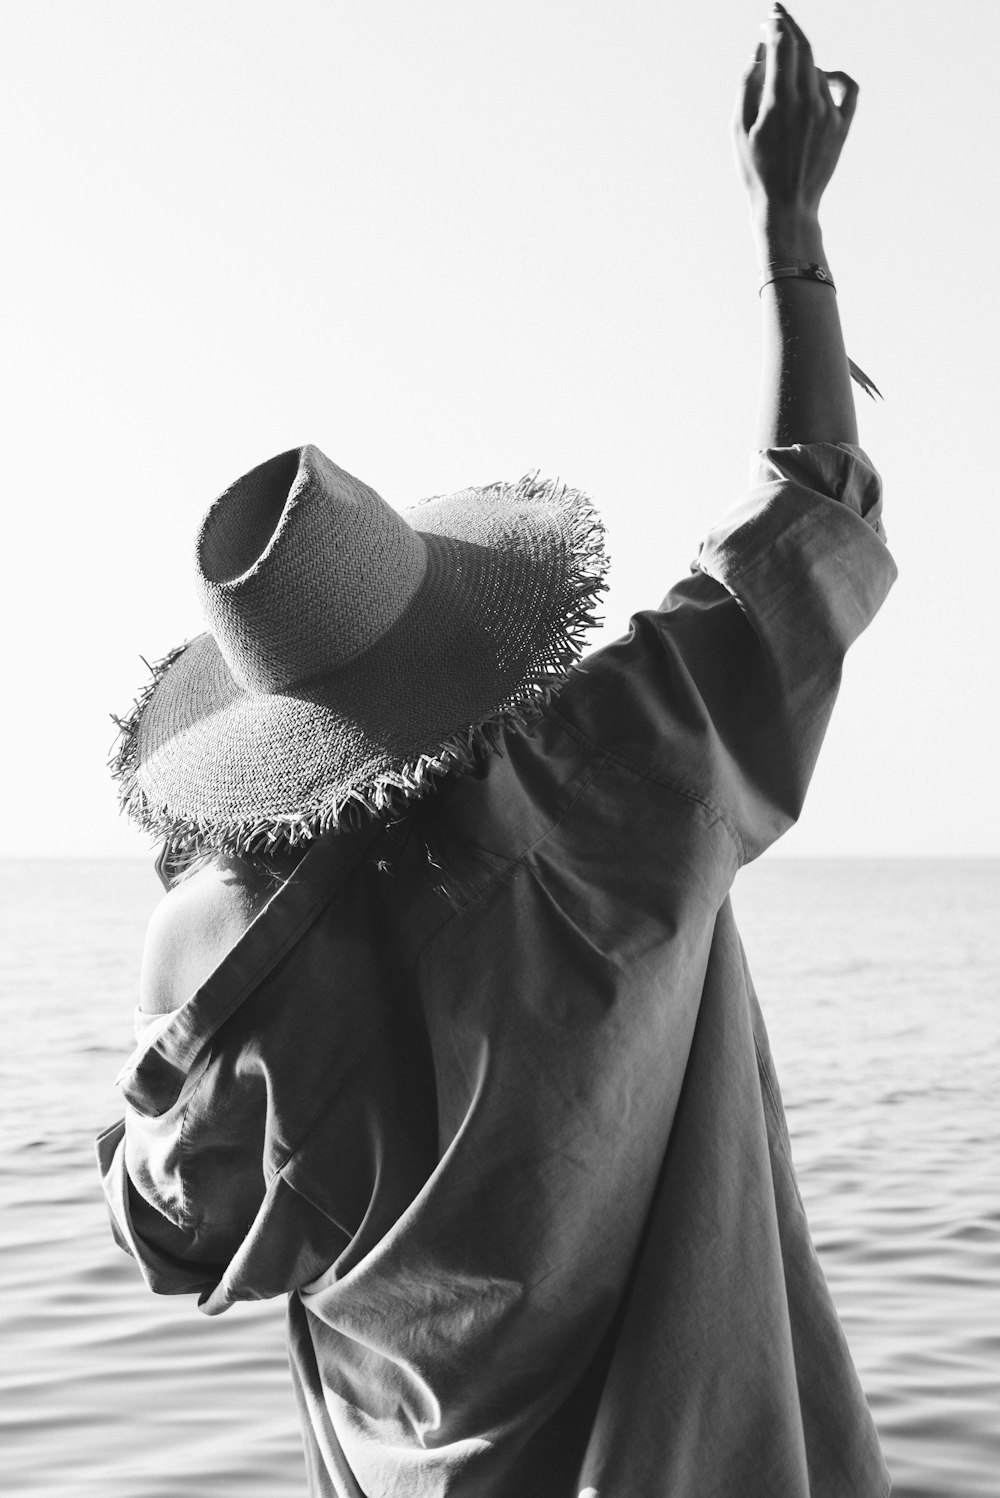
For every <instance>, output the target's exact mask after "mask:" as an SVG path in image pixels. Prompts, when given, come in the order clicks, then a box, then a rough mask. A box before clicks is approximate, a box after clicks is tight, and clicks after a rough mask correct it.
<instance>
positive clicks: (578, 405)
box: [0, 0, 1000, 856]
mask: <svg viewBox="0 0 1000 1498" xmlns="http://www.w3.org/2000/svg"><path fill="white" fill-rule="evenodd" d="M765 9H766V5H765V4H764V3H763V0H753V3H751V0H712V3H710V4H708V3H705V4H700V5H685V6H682V5H678V4H667V3H663V0H657V3H653V0H622V3H621V4H609V3H608V0H573V3H570V0H420V3H419V4H415V3H412V0H363V3H359V0H281V3H280V4H279V3H274V0H271V3H267V0H0V70H2V81H0V115H2V118H0V159H2V186H3V198H2V202H3V209H4V212H5V215H6V223H5V225H4V230H3V233H2V234H0V272H2V286H3V291H4V317H3V342H2V349H3V358H2V375H0V380H2V389H0V398H2V410H3V416H4V428H5V445H6V449H7V454H8V456H7V460H6V465H5V466H6V473H7V482H8V502H7V527H8V533H7V537H6V542H7V544H6V548H5V553H4V560H5V577H4V587H3V611H4V618H3V632H4V640H5V647H6V648H5V664H4V675H5V677H6V686H7V694H6V696H7V700H6V732H5V734H4V741H3V749H2V754H3V760H4V779H5V783H6V785H7V787H8V798H7V804H6V806H5V809H4V813H5V814H4V817H3V824H2V836H0V854H24V853H29V854H36V855H48V854H72V855H79V856H85V855H89V854H100V855H104V854H108V855H132V854H136V855H140V854H143V853H144V852H145V850H146V849H147V847H148V841H147V840H146V839H145V838H144V837H143V836H142V835H141V834H139V833H137V832H135V831H133V830H132V829H131V828H130V827H129V826H128V825H127V824H126V823H125V822H124V821H123V820H122V819H121V818H120V817H119V816H118V813H117V809H116V805H115V798H114V793H113V789H112V787H111V783H110V780H109V778H108V775H107V772H106V769H105V761H106V759H107V757H108V752H109V748H110V745H111V742H112V739H113V736H114V730H113V727H112V725H111V723H110V720H109V717H108V714H109V713H110V712H111V711H113V710H114V711H118V712H124V711H125V710H127V708H128V706H129V704H130V702H131V699H132V698H133V696H134V695H135V693H136V691H137V690H138V689H139V687H140V686H141V685H142V683H143V682H144V680H145V679H146V673H145V669H144V667H143V665H142V662H141V660H140V658H139V657H140V654H142V655H145V656H146V657H147V659H149V660H154V659H156V658H158V657H159V656H162V655H163V654H165V653H166V651H167V650H168V649H169V648H170V647H171V646H173V645H174V644H176V643H179V642H180V641H181V640H182V639H184V638H186V637H187V636H189V635H191V634H193V633H196V632H197V631H198V630H199V628H200V627H201V624H200V620H199V616H198V610H197V606H196V603H195V600H194V593H193V587H192V584H191V546H192V540H193V536H194V531H195V527H196V525H197V522H198V519H199V517H200V515H201V513H202V511H203V510H204V509H205V508H206V506H207V505H208V503H209V502H210V500H211V499H212V498H213V496H214V495H215V494H216V493H217V492H218V491H219V490H220V489H222V488H223V487H225V485H226V484H227V483H229V482H230V481H231V480H232V479H234V478H236V477H237V476H238V475H239V474H240V473H242V472H244V471H245V470H246V469H247V468H249V467H251V466H253V465H254V464H255V463H257V462H260V461H261V460H263V459H264V458H266V457H268V456H270V455H271V454H273V453H276V452H279V451H282V450H284V449H286V448H288V447H291V446H295V445H297V444H300V443H303V442H315V443H317V444H318V445H319V446H320V447H321V448H323V450H324V451H325V452H327V453H328V454H329V455H330V457H332V458H333V459H334V460H335V461H336V462H337V463H339V464H341V465H342V466H343V467H345V468H347V469H349V470H350V471H351V472H353V473H355V474H357V475H359V476H360V477H361V478H363V479H364V480H365V481H366V482H368V483H370V484H371V485H373V486H374V487H375V488H376V489H378V490H379V492H380V493H382V494H383V495H384V496H385V498H386V499H388V500H389V501H390V502H391V503H393V504H396V505H399V506H405V505H407V504H410V503H414V502H415V501H417V500H418V499H420V498H422V497H423V496H424V495H426V494H432V493H442V492H445V491H447V490H450V489H457V488H460V487H462V486H464V485H466V484H469V483H486V482H489V481H490V480H493V479H495V478H499V477H507V478H514V477H517V476H519V475H520V474H522V473H523V472H525V471H526V470H527V469H529V468H536V467H538V468H541V470H542V471H543V472H544V473H549V474H558V475H559V476H561V477H562V478H564V479H566V480H567V481H569V482H571V483H573V484H574V485H576V486H577V487H579V488H583V489H585V490H587V491H588V492H589V493H591V494H592V495H593V496H594V498H595V500H596V502H597V503H598V505H599V507H600V509H601V511H602V513H603V515H604V517H605V520H606V522H607V526H608V531H609V546H610V550H611V555H612V561H613V571H612V585H613V586H612V592H611V594H610V597H609V599H608V602H607V605H606V609H605V612H606V615H607V620H608V624H607V632H606V636H605V637H606V638H610V637H611V635H612V634H617V633H620V632H621V630H622V629H623V628H624V626H625V623H626V620H627V618H628V615H629V614H630V613H631V612H633V611H634V610H635V609H638V608H645V607H649V606H651V605H653V604H655V603H656V602H658V601H659V599H660V598H661V597H662V595H663V594H664V593H665V592H666V590H667V588H668V587H669V586H670V584H671V583H672V582H673V581H674V580H675V579H676V577H677V576H678V575H680V574H682V573H683V572H685V571H686V569H687V566H688V563H689V562H690V560H691V558H692V557H693V555H694V553H695V550H696V548H697V543H698V539H699V537H700V535H701V533H702V532H703V530H704V529H705V528H706V527H707V526H708V525H709V524H711V523H712V522H713V520H715V519H716V518H718V517H719V515H720V514H721V513H722V512H723V511H724V510H725V509H726V508H727V507H728V506H729V504H730V503H731V502H733V501H734V500H736V499H738V498H739V496H740V493H741V490H742V487H743V485H744V483H745V474H746V469H747V454H748V451H749V444H750V442H751V441H752V434H753V418H754V410H755V404H756V386H757V358H758V332H759V303H758V299H757V292H756V284H757V282H756V269H755V262H754V255H753V249H752V246H751V242H750V237H749V234H748V231H747V227H746V210H745V205H744V201H743V196H742V190H741V188H740V186H739V184H738V182H737V179H736V175H735V172H734V169H733V165H732V157H731V147H730V139H729V120H730V114H731V110H732V104H733V99H734V96H735V90H736V86H737V80H738V76H739V73H740V71H741V69H742V67H743V66H744V63H745V62H746V61H747V60H748V59H749V57H750V54H751V52H752V50H753V48H754V46H755V45H756V42H757V39H758V25H759V23H760V21H761V20H762V19H763V15H764V12H765ZM796 15H797V19H798V20H799V21H800V22H801V24H802V25H803V26H804V27H805V29H806V30H807V32H808V33H809V34H810V36H811V39H812V41H813V45H814V50H815V53H816V56H817V61H818V62H819V64H820V66H823V67H827V68H844V69H846V70H847V71H848V72H850V73H852V74H853V75H854V76H855V77H856V78H857V79H858V80H859V82H860V84H861V97H860V103H859V107H858V113H857V117H856V120H855V125H854V128H853V131H852V134H851V138H850V140H849V142H848V145H847V148H846V151H845V154H844V158H843V161H842V164H841V168H840V170H839V172H838V176H837V178H836V179H835V181H834V184H833V187H832V188H831V190H830V192H829V194H828V199H827V206H826V211H825V214H824V227H825V233H826V245H827V250H828V255H829V260H830V263H831V266H832V268H833V271H834V275H835V278H836V280H837V283H838V286H839V289H840V307H841V313H842V316H843V320H844V326H845V332H846V336H847V343H848V349H849V351H850V352H851V354H852V355H853V357H854V358H855V359H856V360H857V362H858V363H859V364H861V365H862V367H863V368H864V369H866V370H867V371H868V372H869V373H870V374H871V375H872V377H873V378H874V379H875V381H876V383H877V384H878V385H879V386H880V387H881V389H882V390H883V392H884V394H885V397H886V399H885V404H884V405H880V406H877V407H876V406H873V405H871V404H870V403H869V402H868V401H867V400H866V399H865V397H863V396H860V395H859V416H860V421H861V441H862V443H863V445H864V446H865V447H866V448H867V449H868V451H869V452H870V454H871V456H872V458H873V460H874V462H875V463H876V465H877V466H878V467H879V468H880V469H881V471H882V473H883V475H884V477H885V481H886V522H887V526H888V531H889V536H890V541H891V544H892V549H893V551H894V552H895V554H896V557H897V560H898V563H899V567H900V581H899V583H898V584H897V587H896V589H895V591H894V592H893V594H892V595H891V597H890V599H889V602H888V603H887V605H886V607H885V609H884V610H883V613H882V615H881V616H880V617H879V619H878V620H877V621H876V623H875V624H874V625H873V626H872V628H871V630H870V631H869V632H868V634H866V635H865V636H864V637H863V638H862V640H861V641H860V642H859V644H858V645H857V646H856V647H855V650H854V652H853V655H852V657H851V658H850V659H849V660H848V665H847V671H846V674H845V681H844V688H843V692H842V698H841V702H840V704H839V708H838V712H837V715H836V716H835V719H834V724H833V727H832V729H831V732H830V735H829V738H828V740H827V744H826V747H825V750H824V754H823V757H822V759H821V762H820V767H819V770H818V771H817V774H816V778H815V780H814V782H813V788H812V792H811V795H810V798H809V801H808V802H807V805H806V810H805V813H804V815H803V818H802V821H801V822H800V824H799V826H798V827H797V828H796V829H795V830H794V831H793V832H792V833H791V834H789V836H788V837H787V838H786V839H785V840H784V842H783V844H782V845H781V851H783V852H787V853H789V854H796V855H799V856H806V855H814V854H815V855H849V856H860V855H869V854H870V855H877V856H893V855H899V856H905V855H924V856H937V855H942V856H943V855H975V854H984V853H996V851H997V833H998V831H1000V794H998V790H997V774H996V770H995V764H996V761H997V746H998V741H1000V708H998V687H1000V669H998V664H997V662H998V656H1000V627H998V616H1000V609H998V603H997V585H996V582H995V577H994V574H995V571H996V566H997V558H998V557H1000V521H998V516H997V500H996V496H995V489H996V479H995V476H994V473H993V470H992V463H991V461H990V456H991V443H992V442H993V440H995V439H994V433H995V430H996V427H997V420H998V411H997V408H998V404H1000V375H998V348H1000V316H998V306H1000V301H998V299H1000V279H998V276H997V268H996V264H995V260H996V253H997V246H998V244H1000V233H998V230H1000V208H998V202H1000V194H998V191H997V187H998V182H1000V171H998V167H1000V160H998V158H1000V122H998V115H997V109H996V103H995V97H996V69H997V65H998V62H1000V5H998V4H997V3H996V0H978V3H976V0H964V3H961V0H960V3H958V4H954V5H951V6H949V7H947V8H942V7H941V6H940V5H939V4H931V3H930V0H905V3H904V0H836V3H835V4H834V3H828V0H803V3H802V4H801V6H800V7H799V8H798V9H797V11H796Z"/></svg>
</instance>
